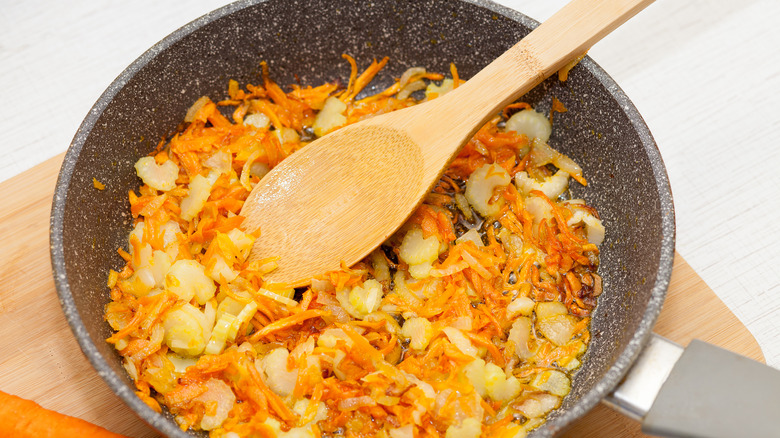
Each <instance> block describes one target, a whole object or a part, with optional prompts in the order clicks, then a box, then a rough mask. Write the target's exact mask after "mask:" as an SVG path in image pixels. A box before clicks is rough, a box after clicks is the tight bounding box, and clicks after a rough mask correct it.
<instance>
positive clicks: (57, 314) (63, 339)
mask: <svg viewBox="0 0 780 438" xmlns="http://www.w3.org/2000/svg"><path fill="white" fill-rule="evenodd" d="M61 161H62V155H59V156H57V157H54V158H52V159H50V160H48V161H46V162H44V163H42V164H40V165H38V166H36V167H34V168H32V169H30V170H28V171H26V172H24V173H23V174H21V175H18V176H16V177H14V178H12V179H10V180H7V181H5V182H3V183H1V184H0V199H3V200H4V201H5V202H4V204H5V208H4V209H3V210H2V211H0V236H3V240H2V250H1V251H0V280H2V283H1V284H2V285H3V286H2V288H1V289H0V390H3V391H5V392H8V393H10V394H14V395H18V396H20V397H24V398H27V399H32V400H34V401H36V402H38V403H40V404H41V405H42V406H44V407H46V408H48V409H53V410H56V411H59V412H62V413H64V414H68V415H72V416H75V417H79V418H83V419H85V420H87V421H91V422H93V423H95V424H98V425H100V426H103V427H105V428H107V429H109V430H111V431H113V432H117V433H121V434H125V435H128V436H131V437H138V438H141V437H154V436H156V433H155V432H154V431H153V430H151V429H150V428H149V427H148V426H146V425H145V424H144V423H143V422H142V421H141V420H139V419H138V418H137V417H135V415H134V414H133V413H132V412H131V411H130V410H129V408H127V407H126V406H125V405H124V404H123V403H122V402H121V401H120V400H119V399H118V398H117V397H116V396H114V395H113V393H112V392H111V391H110V390H109V389H108V387H107V386H106V385H105V383H103V381H102V380H101V379H100V377H98V375H97V373H95V371H94V370H93V369H92V367H91V366H90V364H89V362H87V360H86V358H85V357H84V356H83V355H82V354H81V352H80V350H79V347H78V344H77V343H76V341H75V339H74V337H73V334H72V333H71V331H70V328H69V327H68V325H67V323H66V322H65V318H64V316H63V314H62V311H61V310H60V305H59V301H58V299H57V295H56V292H55V289H54V282H53V280H52V275H51V264H50V261H49V235H48V233H49V212H50V208H51V199H52V193H53V190H54V185H55V182H56V177H57V172H58V170H59V166H60V163H61ZM656 331H657V332H658V333H659V334H661V335H664V336H666V337H668V338H670V339H672V340H674V341H676V342H678V343H681V344H687V343H688V342H689V341H690V340H691V339H693V338H699V339H703V340H705V341H708V342H711V343H714V344H716V345H720V346H722V347H725V348H727V349H730V350H732V351H735V352H738V353H741V354H743V355H746V356H748V357H751V358H753V359H757V360H762V361H763V356H762V353H761V349H760V348H759V346H758V344H757V343H756V341H755V339H754V338H753V337H752V335H751V334H750V333H749V332H748V331H747V329H746V328H745V327H744V326H743V325H742V324H741V323H740V322H739V320H738V319H737V318H736V317H735V316H734V315H733V314H732V313H731V312H730V311H729V310H728V308H726V306H725V305H724V304H723V302H721V301H720V299H718V298H717V296H716V295H715V294H714V293H713V292H712V290H711V289H710V288H709V287H708V286H707V285H706V284H705V283H704V282H703V281H702V280H701V278H699V276H698V275H697V274H696V273H695V272H694V271H693V270H692V269H691V268H690V266H688V264H687V263H686V262H685V261H684V260H683V259H682V258H681V257H679V256H678V257H677V258H676V259H675V266H674V273H673V275H672V282H671V285H670V288H669V295H668V297H667V299H666V302H665V305H664V310H663V312H662V313H661V317H660V319H659V321H658V324H657V326H656ZM565 436H566V437H605V436H609V437H618V436H619V437H635V436H642V435H641V433H640V432H639V425H638V424H637V423H635V422H633V421H631V420H628V419H626V418H624V417H621V416H619V415H618V414H616V413H614V412H612V411H610V410H609V409H608V408H605V407H603V406H598V407H597V408H596V409H595V410H594V411H593V412H591V413H590V414H589V415H587V416H586V417H585V418H584V419H583V420H581V421H580V422H578V423H577V424H575V425H574V426H573V428H572V429H571V430H570V431H569V432H567V433H566V434H565Z"/></svg>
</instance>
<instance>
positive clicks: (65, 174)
mask: <svg viewBox="0 0 780 438" xmlns="http://www.w3.org/2000/svg"><path fill="white" fill-rule="evenodd" d="M267 1H268V0H239V1H237V2H235V3H231V4H229V5H226V6H223V7H221V8H219V9H216V10H214V11H212V12H209V13H207V14H205V15H203V16H202V17H200V18H198V19H196V20H193V21H192V22H190V23H188V24H186V25H184V26H182V27H181V28H179V29H177V30H176V31H174V32H172V33H171V34H169V35H168V36H166V37H165V38H163V39H162V40H161V41H159V42H158V43H156V44H155V45H153V46H152V47H151V48H149V49H148V50H147V51H146V52H144V53H143V54H142V55H141V56H139V57H138V58H137V59H136V60H135V61H133V62H132V63H131V64H130V65H129V66H128V67H127V68H126V69H125V70H124V71H122V73H120V75H119V76H118V77H117V78H116V79H114V81H112V83H111V84H110V85H109V86H108V88H107V89H106V91H104V92H103V93H102V95H101V96H100V98H99V99H98V100H97V101H96V103H95V104H94V105H93V106H92V108H91V109H90V110H89V112H88V113H87V115H86V117H85V118H84V121H83V122H82V123H81V125H80V126H79V128H78V130H77V132H76V134H75V136H74V138H73V140H72V141H71V144H70V146H69V148H68V151H67V153H66V155H65V158H64V161H63V164H62V168H61V170H60V174H59V177H58V180H57V184H56V187H55V192H54V198H53V202H52V210H51V219H50V235H49V238H50V254H51V264H52V268H53V275H54V283H55V287H56V290H57V294H58V296H59V300H60V303H61V306H62V308H63V311H64V313H65V317H66V320H67V322H68V325H69V326H70V328H71V330H72V331H73V333H74V336H75V337H76V340H77V342H78V344H79V346H80V348H81V350H82V352H83V353H84V355H85V356H86V357H87V359H88V360H89V362H90V363H91V364H92V366H93V368H95V370H96V371H97V373H98V375H99V376H100V377H101V378H102V379H103V380H104V381H105V383H106V384H107V385H108V386H109V387H110V389H111V390H112V392H114V393H115V394H116V395H117V396H119V398H120V399H122V401H123V402H125V404H127V405H128V406H129V407H130V408H131V409H132V410H133V411H134V413H135V414H136V415H138V416H139V418H141V419H142V420H143V421H145V422H146V423H148V424H149V425H150V426H152V427H153V428H155V429H156V430H158V431H159V432H161V433H163V434H165V435H167V436H170V437H177V438H179V437H180V438H186V437H191V436H192V435H191V434H189V433H187V432H185V431H182V430H181V429H179V428H178V427H177V426H176V424H175V423H174V422H173V421H171V420H170V419H168V418H166V417H165V416H164V415H160V414H158V413H157V412H155V411H154V410H152V409H151V408H150V407H149V406H147V405H146V404H145V403H144V402H143V401H141V400H140V399H139V398H138V397H137V396H136V395H135V393H134V392H133V391H132V390H131V389H130V388H129V387H128V386H127V384H126V383H125V379H123V378H122V377H120V376H119V375H118V374H117V373H116V372H114V370H113V368H112V367H111V366H110V365H109V364H108V362H107V361H106V359H105V358H104V357H103V356H102V355H101V354H100V352H99V351H98V349H97V346H96V345H95V343H94V342H92V340H91V338H90V336H89V334H88V332H87V329H86V326H85V325H84V323H83V321H82V318H81V315H80V314H79V311H78V309H77V307H76V303H75V301H74V298H73V295H72V292H71V290H70V286H69V282H68V276H67V272H66V269H65V254H64V242H63V226H64V225H63V224H64V211H65V209H64V207H65V203H66V196H67V191H68V187H69V185H70V181H71V177H72V176H73V173H74V171H75V165H76V162H77V160H78V158H79V155H80V153H81V150H82V148H83V146H84V144H85V143H86V141H87V139H88V137H89V134H90V132H91V131H92V128H93V127H94V126H95V123H96V122H97V120H98V119H99V118H100V116H101V115H102V113H103V111H104V110H105V109H106V108H107V107H108V105H109V104H110V103H111V102H112V101H113V99H114V97H115V96H116V95H117V94H118V93H119V91H120V90H122V88H123V87H124V86H125V85H126V84H127V83H128V82H129V81H130V80H131V79H132V78H133V77H134V76H135V75H136V74H137V73H138V72H139V71H140V70H141V69H143V68H144V67H145V66H146V65H147V64H148V63H149V62H151V61H152V60H153V59H155V58H156V57H157V55H159V54H160V53H163V52H164V51H165V50H167V49H168V48H169V47H170V46H172V45H173V44H175V43H176V42H178V41H180V40H182V39H183V38H185V37H187V36H188V35H190V34H192V33H193V32H196V31H198V30H199V29H201V28H202V27H204V26H206V25H208V24H210V23H212V22H214V21H217V20H219V19H221V18H223V17H225V16H228V15H230V14H233V13H235V12H237V11H240V10H242V9H245V8H248V7H251V6H254V5H257V4H260V3H265V2H267ZM460 1H462V2H464V3H470V4H473V5H476V6H479V7H481V8H484V9H486V10H489V11H491V12H494V13H497V14H500V15H502V16H504V17H506V18H508V19H510V20H512V21H514V22H517V23H519V24H521V25H523V26H526V27H528V28H531V29H533V28H534V27H536V26H538V24H539V23H538V22H537V21H535V20H533V19H531V18H529V17H528V16H526V15H524V14H522V13H520V12H518V11H515V10H513V9H510V8H508V7H505V6H502V5H499V4H496V3H493V2H492V1H489V0H460ZM581 65H582V66H583V67H585V68H586V69H587V70H588V72H589V73H590V74H591V75H592V76H593V77H595V78H596V79H597V80H598V81H599V82H600V83H601V84H602V85H603V86H604V88H605V89H606V90H607V91H608V93H609V95H610V96H611V97H612V98H613V99H614V100H615V101H616V102H617V103H618V104H619V106H620V108H621V110H622V111H623V113H624V114H625V115H626V117H627V118H628V119H629V121H630V123H631V124H632V126H633V128H634V130H635V132H636V133H637V135H638V137H639V140H640V142H641V144H642V147H643V149H644V151H645V152H646V153H647V157H648V159H649V162H650V166H651V168H652V171H653V175H654V177H655V178H654V179H655V183H656V189H657V192H658V195H659V200H660V210H661V211H660V214H661V232H662V239H661V250H660V254H659V264H658V270H657V275H656V281H655V283H654V285H653V287H652V289H651V294H650V299H649V300H648V302H647V306H646V308H645V311H644V313H643V315H642V319H641V321H640V323H639V326H638V328H637V330H636V331H635V332H634V334H633V336H632V338H631V340H630V341H629V342H628V344H627V345H626V346H625V347H624V349H623V351H622V352H621V353H620V355H618V357H617V359H616V360H615V361H614V362H613V363H612V365H611V366H610V367H609V369H608V370H607V372H606V373H605V374H604V375H603V376H602V377H601V379H600V380H599V381H598V382H597V383H596V384H595V385H594V386H593V387H592V388H591V389H590V390H589V391H588V392H587V393H585V394H584V395H583V396H582V397H581V398H580V399H579V400H578V401H577V402H576V403H575V404H574V405H573V406H571V407H570V408H569V409H568V410H565V411H562V412H561V413H560V415H557V416H555V417H554V418H550V419H549V420H548V421H547V422H546V423H545V424H544V425H542V426H541V427H540V428H539V429H537V430H535V431H534V436H537V437H549V436H554V435H555V434H556V433H558V432H560V431H561V430H563V429H565V428H566V427H567V426H568V425H570V424H571V423H572V422H574V421H575V420H576V419H578V418H580V417H582V416H583V415H585V414H586V413H587V412H588V411H590V410H591V409H592V408H593V407H595V405H596V404H597V403H598V402H599V401H600V400H602V399H603V398H604V397H605V396H606V395H607V394H608V393H609V392H611V391H612V390H613V389H614V388H615V387H616V386H617V385H618V383H619V382H620V380H621V379H622V378H623V376H624V375H625V374H626V373H627V372H628V370H629V369H630V367H631V365H632V364H633V363H634V361H635V360H636V358H637V357H638V356H639V354H640V352H641V351H642V349H643V348H644V346H645V345H646V344H647V342H648V341H649V339H650V337H651V336H652V328H653V326H654V325H655V322H656V319H657V318H658V315H659V314H660V312H661V307H662V305H663V302H664V299H665V296H666V291H667V288H668V286H669V282H670V279H671V274H672V266H673V263H674V254H675V249H674V247H675V219H674V205H673V200H672V193H671V187H670V185H669V179H668V176H667V173H666V169H665V167H664V164H663V159H662V157H661V154H660V151H659V150H658V147H657V145H656V143H655V141H654V139H653V137H652V135H651V133H650V130H649V128H648V127H647V125H646V123H645V122H644V119H643V118H642V116H641V115H640V113H639V111H638V110H637V109H636V107H635V106H634V105H633V103H632V102H631V101H630V100H629V98H628V96H627V95H626V94H625V92H623V90H622V89H621V88H620V87H619V86H618V85H617V83H616V82H615V81H614V80H613V79H612V78H611V77H610V76H609V75H608V74H607V73H606V71H604V70H603V69H602V68H601V67H600V66H599V65H598V64H597V63H596V62H595V61H593V60H592V59H591V58H590V57H586V58H585V59H583V60H582V62H581Z"/></svg>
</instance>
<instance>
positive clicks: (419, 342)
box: [401, 317, 433, 350]
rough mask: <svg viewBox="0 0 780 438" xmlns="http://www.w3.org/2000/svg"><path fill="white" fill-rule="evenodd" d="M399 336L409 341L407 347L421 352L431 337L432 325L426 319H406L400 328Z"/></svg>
mask: <svg viewBox="0 0 780 438" xmlns="http://www.w3.org/2000/svg"><path fill="white" fill-rule="evenodd" d="M401 335H402V336H404V337H405V338H407V339H410V343H409V346H410V347H411V348H412V349H415V350H423V349H425V347H427V346H428V343H429V342H431V338H432V337H433V325H431V322H430V321H428V319H426V318H419V317H414V318H410V319H407V320H406V322H404V325H403V327H401Z"/></svg>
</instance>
